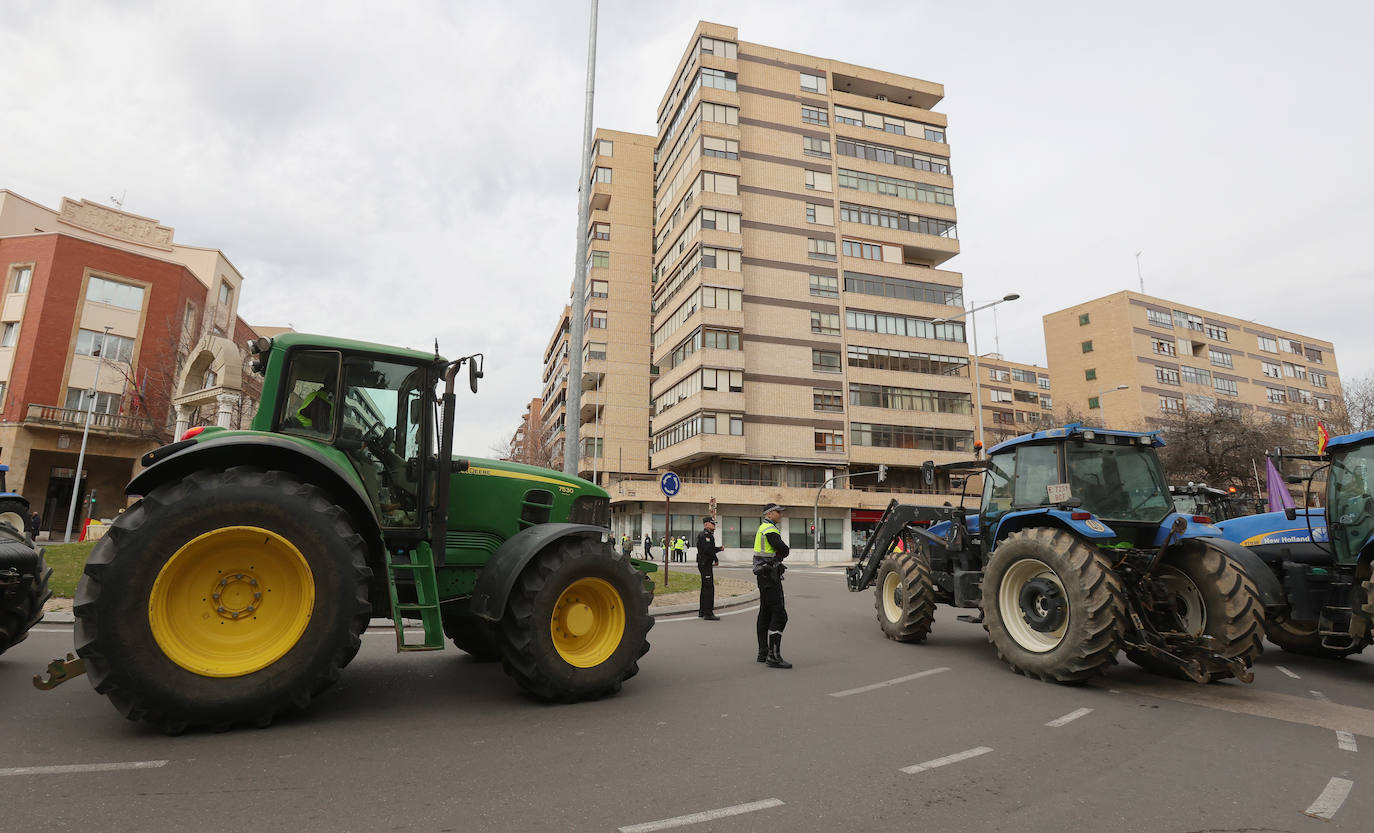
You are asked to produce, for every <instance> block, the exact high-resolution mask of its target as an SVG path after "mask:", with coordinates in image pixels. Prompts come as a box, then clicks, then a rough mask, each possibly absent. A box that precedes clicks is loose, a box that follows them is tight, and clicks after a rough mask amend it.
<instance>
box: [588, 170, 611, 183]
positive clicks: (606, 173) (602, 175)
mask: <svg viewBox="0 0 1374 833" xmlns="http://www.w3.org/2000/svg"><path fill="white" fill-rule="evenodd" d="M592 182H604V183H606V184H607V185H610V184H611V169H610V168H601V167H598V168H597V169H596V170H595V171H593V172H592Z"/></svg>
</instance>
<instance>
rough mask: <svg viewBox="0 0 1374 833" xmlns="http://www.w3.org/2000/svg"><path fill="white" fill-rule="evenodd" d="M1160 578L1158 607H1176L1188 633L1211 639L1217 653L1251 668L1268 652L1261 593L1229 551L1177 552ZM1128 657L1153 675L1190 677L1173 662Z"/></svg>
mask: <svg viewBox="0 0 1374 833" xmlns="http://www.w3.org/2000/svg"><path fill="white" fill-rule="evenodd" d="M1157 580H1158V581H1159V582H1161V583H1162V584H1163V585H1164V587H1165V589H1166V591H1167V592H1168V598H1166V599H1163V600H1159V599H1156V600H1155V601H1156V603H1157V606H1160V607H1164V608H1167V607H1172V608H1173V609H1174V611H1175V612H1176V613H1177V614H1178V616H1179V619H1180V620H1181V622H1182V625H1183V629H1184V632H1186V633H1190V634H1192V635H1194V636H1210V637H1211V638H1212V645H1213V649H1214V650H1215V651H1216V653H1218V654H1220V655H1222V656H1223V657H1226V658H1227V659H1239V660H1242V661H1243V662H1244V663H1245V665H1246V667H1249V666H1250V665H1251V664H1252V663H1253V662H1254V659H1255V657H1257V656H1259V655H1260V652H1261V651H1263V650H1264V644H1263V643H1264V605H1263V603H1262V602H1261V601H1260V597H1259V591H1258V590H1256V589H1255V585H1254V583H1253V582H1252V581H1250V579H1249V578H1248V577H1247V576H1246V575H1245V572H1244V571H1243V570H1241V569H1240V568H1239V567H1238V566H1236V563H1235V562H1234V561H1232V560H1231V559H1230V558H1228V557H1227V556H1226V554H1225V553H1223V552H1221V551H1219V550H1216V549H1213V548H1211V547H1204V548H1203V549H1202V550H1201V552H1196V551H1194V552H1193V553H1175V554H1173V555H1172V557H1166V558H1165V560H1164V563H1163V564H1162V565H1161V567H1160V568H1159V572H1158V574H1157ZM1160 602H1163V604H1162V605H1160V604H1158V603H1160ZM1175 627H1177V625H1175ZM1126 656H1127V658H1128V659H1130V660H1131V662H1134V663H1135V664H1136V665H1139V666H1140V667H1141V668H1144V669H1145V670H1146V671H1149V672H1150V673H1152V674H1159V675H1161V676H1165V677H1175V678H1177V679H1181V680H1187V679H1190V677H1189V676H1188V675H1187V674H1186V673H1184V672H1183V670H1182V669H1181V668H1179V667H1178V666H1176V665H1174V664H1173V663H1171V662H1167V661H1164V660H1161V659H1159V658H1157V657H1153V656H1150V655H1149V654H1146V653H1144V652H1142V651H1127V652H1126ZM1208 676H1209V677H1210V680H1211V681H1212V682H1215V681H1217V680H1224V679H1226V678H1227V677H1231V676H1234V675H1233V674H1232V673H1231V671H1230V670H1229V669H1222V670H1215V669H1214V670H1211V671H1209V672H1208Z"/></svg>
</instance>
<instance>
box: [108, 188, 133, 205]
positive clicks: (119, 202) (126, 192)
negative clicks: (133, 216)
mask: <svg viewBox="0 0 1374 833" xmlns="http://www.w3.org/2000/svg"><path fill="white" fill-rule="evenodd" d="M128 195H129V189H128V188H125V189H124V192H123V193H121V194H120V195H119V199H115V198H114V197H113V196H111V197H110V202H112V203H114V204H115V205H117V206H118V207H119V208H120V209H123V208H124V198H125V197H127V196H128Z"/></svg>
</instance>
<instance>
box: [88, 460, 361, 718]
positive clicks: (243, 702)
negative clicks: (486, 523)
mask: <svg viewBox="0 0 1374 833" xmlns="http://www.w3.org/2000/svg"><path fill="white" fill-rule="evenodd" d="M365 552H366V548H365V545H364V543H363V539H362V537H361V536H360V535H359V534H358V533H357V531H356V530H355V529H354V527H353V526H352V524H351V523H350V522H349V520H348V517H347V516H346V515H345V514H344V511H343V510H342V509H341V508H339V507H338V506H336V505H334V503H333V502H332V501H330V499H329V498H328V496H327V495H326V494H325V492H324V491H323V490H321V489H320V488H319V487H317V486H313V485H309V484H307V483H303V482H301V481H300V480H297V479H296V478H295V477H294V476H292V475H290V474H287V473H285V472H280V471H264V470H262V469H257V468H251V467H247V466H241V467H236V468H231V469H228V470H226V471H201V472H197V473H195V474H192V475H190V476H188V477H186V478H183V479H182V480H179V481H176V482H173V483H169V484H167V485H164V486H160V487H158V488H156V489H153V490H152V491H151V492H150V493H149V494H148V495H147V496H146V497H145V498H144V499H143V500H141V501H139V502H138V503H136V504H134V506H133V507H132V508H130V509H129V510H128V511H126V512H124V513H123V514H122V515H120V516H119V519H118V520H117V521H115V523H114V525H113V526H112V527H111V528H110V531H109V532H108V533H107V534H106V536H105V537H104V538H103V539H101V541H100V543H99V544H97V545H96V547H95V549H94V550H92V552H91V555H90V558H89V559H88V560H87V562H86V569H85V574H84V575H83V576H82V578H81V583H80V584H79V585H78V586H77V591H76V603H75V606H74V611H73V612H74V613H75V614H76V632H75V637H76V649H77V653H78V654H80V655H81V656H82V657H83V658H85V660H86V669H87V672H88V675H89V677H90V680H91V685H92V686H93V687H94V688H95V690H96V691H97V692H99V693H101V694H104V695H106V696H107V697H109V698H110V702H111V703H112V704H114V706H115V708H116V709H118V710H119V711H120V712H121V713H122V714H123V715H124V716H125V717H127V718H129V719H130V720H139V719H142V720H146V721H148V722H149V723H151V724H153V725H154V726H156V727H158V728H159V729H161V730H162V731H164V732H167V733H169V734H176V733H179V732H181V731H184V730H185V729H188V728H193V727H204V728H209V729H212V730H216V731H222V730H225V729H229V728H231V727H232V726H234V725H236V724H243V723H247V724H252V725H256V726H266V725H268V724H269V723H271V722H272V720H273V718H275V717H276V716H277V715H278V714H279V713H281V712H284V711H287V710H291V709H303V708H305V707H306V706H307V705H309V703H310V700H311V698H312V697H314V696H315V695H316V694H318V693H320V692H321V691H323V690H324V689H326V688H328V687H329V685H330V684H332V683H333V682H334V681H335V680H337V679H338V677H339V672H340V669H342V668H343V667H344V666H345V665H347V664H348V662H349V660H351V659H352V658H353V656H354V655H355V654H356V653H357V652H358V647H359V645H361V639H360V636H361V634H362V632H363V631H364V630H365V629H366V628H367V622H368V618H369V616H370V615H371V606H370V605H369V604H368V600H367V581H368V578H369V577H370V576H371V574H372V573H371V570H370V569H369V568H368V567H367V564H366V561H365V557H364V556H365Z"/></svg>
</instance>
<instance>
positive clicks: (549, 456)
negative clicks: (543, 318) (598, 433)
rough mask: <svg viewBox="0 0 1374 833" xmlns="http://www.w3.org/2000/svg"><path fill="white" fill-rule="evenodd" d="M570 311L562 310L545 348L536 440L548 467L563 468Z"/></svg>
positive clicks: (566, 308) (567, 308)
mask: <svg viewBox="0 0 1374 833" xmlns="http://www.w3.org/2000/svg"><path fill="white" fill-rule="evenodd" d="M571 317H572V307H571V306H568V305H566V304H565V305H564V306H563V314H562V315H560V316H559V317H558V326H556V327H554V328H553V335H551V336H549V343H548V344H547V345H545V346H544V374H543V388H541V393H540V395H539V396H538V397H537V398H538V399H539V403H540V404H539V436H540V443H541V444H542V445H543V451H542V453H541V454H542V457H543V458H544V459H546V460H548V463H547V465H548V467H549V468H553V469H562V468H563V448H564V446H563V436H564V432H565V431H566V430H567V423H568V415H567V410H568V409H567V402H568V338H569V328H568V319H569V318H571Z"/></svg>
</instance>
